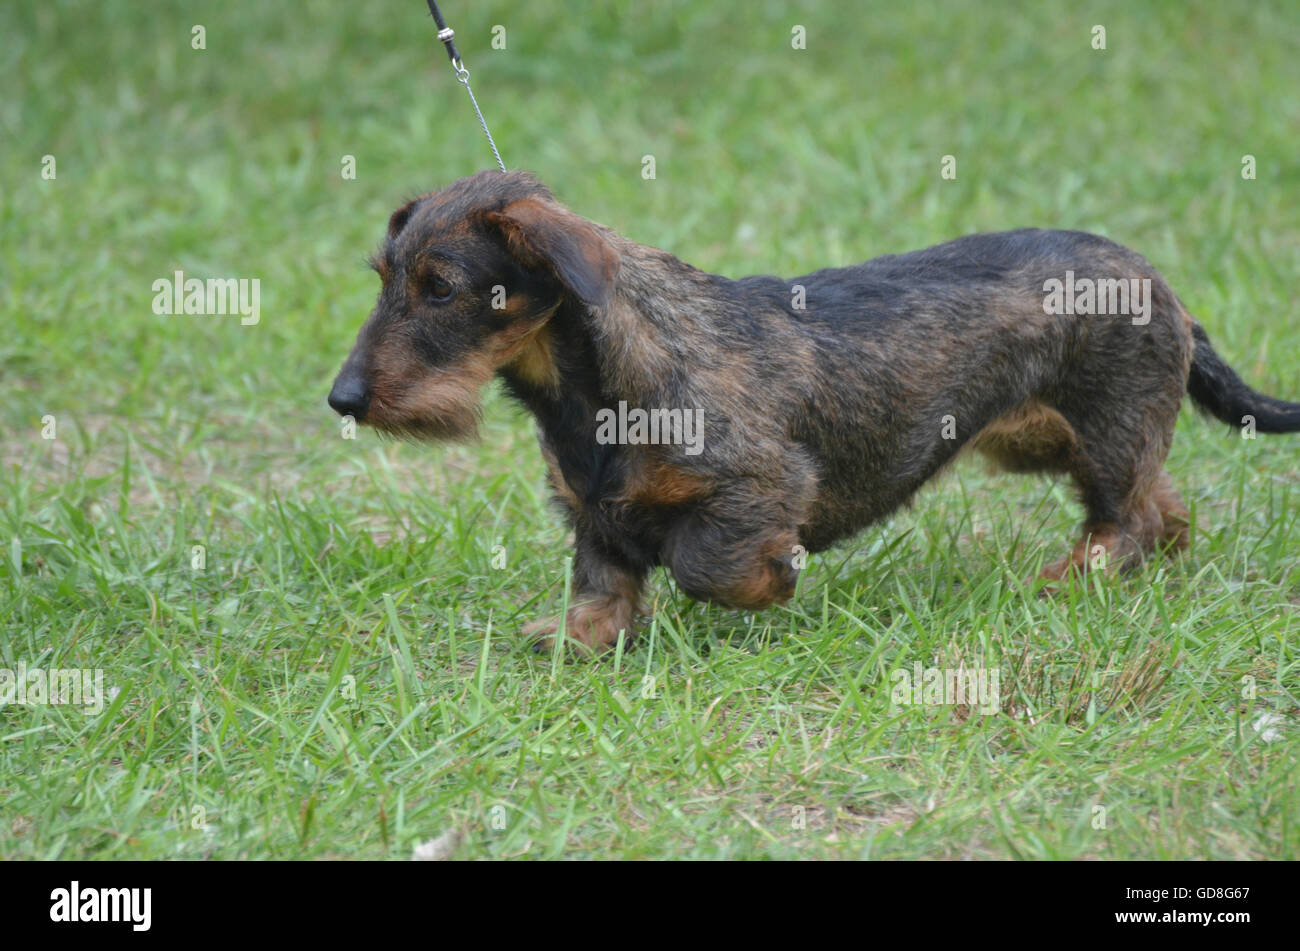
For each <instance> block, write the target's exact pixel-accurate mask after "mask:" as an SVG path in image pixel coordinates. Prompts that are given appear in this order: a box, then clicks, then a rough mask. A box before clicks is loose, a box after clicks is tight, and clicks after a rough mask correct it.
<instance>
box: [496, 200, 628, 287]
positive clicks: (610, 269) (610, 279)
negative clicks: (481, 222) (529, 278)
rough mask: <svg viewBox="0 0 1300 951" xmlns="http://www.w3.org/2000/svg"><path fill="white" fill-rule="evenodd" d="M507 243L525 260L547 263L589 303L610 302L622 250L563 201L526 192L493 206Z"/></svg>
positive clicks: (542, 264) (524, 262) (567, 285)
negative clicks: (497, 207) (544, 199)
mask: <svg viewBox="0 0 1300 951" xmlns="http://www.w3.org/2000/svg"><path fill="white" fill-rule="evenodd" d="M485 217H486V220H487V222H488V223H489V224H491V225H493V226H495V227H497V228H499V229H501V233H502V234H503V235H504V236H505V239H506V244H507V246H508V247H509V248H510V251H511V253H512V254H514V256H515V257H516V258H517V259H518V260H519V261H520V262H521V263H523V264H526V265H529V266H532V267H544V268H547V269H548V270H550V271H551V273H553V274H554V275H555V276H556V277H557V278H559V279H560V283H561V284H563V285H564V286H565V287H566V288H568V290H569V292H570V293H572V294H573V295H574V296H576V297H577V298H578V299H579V300H581V301H582V302H583V303H584V304H586V305H587V306H588V307H590V308H593V309H596V308H600V307H604V306H605V304H606V303H608V302H609V295H610V293H611V292H612V291H613V289H614V279H615V278H616V277H618V270H619V263H618V252H616V251H615V250H614V249H613V247H611V246H610V243H609V242H608V241H606V240H605V239H604V238H603V237H602V236H601V234H600V232H599V231H598V230H597V229H596V227H595V226H594V225H593V224H592V223H591V222H590V221H587V220H586V219H585V218H581V217H579V216H578V215H575V214H574V213H573V212H571V211H567V210H565V209H564V208H561V207H559V206H558V205H553V204H550V203H549V202H542V201H536V200H535V199H532V198H525V199H523V200H521V201H516V202H512V203H511V204H509V205H506V207H505V208H503V209H501V210H500V211H491V212H488V213H487V215H486V216H485Z"/></svg>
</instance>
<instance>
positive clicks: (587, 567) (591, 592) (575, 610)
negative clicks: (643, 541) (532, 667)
mask: <svg viewBox="0 0 1300 951" xmlns="http://www.w3.org/2000/svg"><path fill="white" fill-rule="evenodd" d="M644 580H645V572H643V571H642V572H637V571H634V570H631V569H629V568H626V567H623V566H620V565H618V564H616V563H615V562H614V561H613V560H611V559H609V558H608V557H606V556H604V555H602V554H601V553H600V552H599V551H598V550H597V548H596V546H595V545H593V544H592V543H591V541H590V540H589V539H584V538H581V537H579V539H578V543H577V548H576V550H575V552H574V559H573V599H572V603H571V604H570V606H569V610H568V612H567V613H566V614H565V616H564V627H565V631H564V633H565V636H566V637H568V638H569V639H570V640H572V641H576V642H577V643H579V644H581V645H583V647H585V648H588V649H590V650H593V651H604V650H608V649H610V648H612V647H613V646H614V645H615V644H616V643H618V635H619V633H620V632H624V631H625V632H626V635H627V637H628V639H629V640H630V639H631V638H632V637H633V635H634V634H635V631H634V629H633V626H632V622H633V619H634V618H635V616H636V611H637V599H638V598H639V596H640V594H641V585H642V583H643V582H644ZM560 620H561V619H560V618H558V617H556V618H551V619H547V620H543V621H534V622H533V623H532V624H529V625H527V626H526V627H525V628H524V635H525V636H527V637H534V638H538V639H539V640H538V642H537V649H538V650H550V649H551V647H552V646H553V645H554V643H555V637H556V635H558V634H559V632H560Z"/></svg>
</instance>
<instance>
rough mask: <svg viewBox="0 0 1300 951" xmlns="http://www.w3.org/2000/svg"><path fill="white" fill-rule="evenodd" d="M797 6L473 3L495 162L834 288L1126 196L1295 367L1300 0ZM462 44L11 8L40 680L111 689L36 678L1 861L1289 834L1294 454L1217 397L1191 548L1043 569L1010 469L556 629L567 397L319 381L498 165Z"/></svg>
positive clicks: (194, 13)
mask: <svg viewBox="0 0 1300 951" xmlns="http://www.w3.org/2000/svg"><path fill="white" fill-rule="evenodd" d="M796 6H797V13H796V12H792V11H791V9H789V5H787V4H779V3H770V2H757V3H740V2H735V3H723V2H689V3H680V4H667V3H657V2H656V3H646V2H623V3H618V4H612V5H602V8H601V9H598V10H582V9H580V8H572V9H571V8H570V7H569V5H561V4H558V3H556V4H552V3H520V2H513V3H504V2H492V3H480V2H475V3H468V2H456V0H448V2H447V3H446V4H445V5H444V12H445V13H446V14H447V16H448V18H449V20H450V21H451V23H452V25H453V26H454V27H455V28H456V29H457V37H458V42H459V45H460V48H461V51H462V53H463V54H464V56H465V58H466V61H467V64H468V66H469V67H470V69H471V71H472V72H473V77H474V79H473V81H474V88H475V91H476V92H477V94H478V96H479V99H480V101H481V103H482V105H483V108H484V110H485V112H486V114H487V118H488V121H489V122H490V123H491V125H492V128H493V132H494V133H495V134H496V137H497V141H498V144H499V145H500V147H501V150H502V154H503V156H504V158H505V160H506V162H507V164H508V165H510V166H511V167H515V168H529V169H532V170H534V171H535V172H537V173H538V175H540V177H541V178H542V179H543V180H544V181H546V182H547V183H549V184H550V185H551V187H552V188H553V189H554V190H555V192H556V193H557V195H558V196H559V197H560V198H561V199H562V200H563V201H565V202H566V203H567V204H569V205H570V206H571V207H573V208H574V209H575V210H576V211H578V212H579V213H580V214H583V215H585V216H587V217H590V218H593V219H595V220H597V221H601V222H604V223H606V224H608V225H610V226H612V227H614V228H616V229H617V230H619V231H620V232H622V233H624V234H626V235H628V236H629V237H631V238H633V239H635V240H638V241H641V242H643V243H646V244H652V245H656V246H659V247H663V248H666V249H668V250H670V251H672V252H674V253H675V254H677V255H678V256H680V257H682V258H683V259H685V260H687V261H689V262H691V263H692V264H695V265H697V266H699V267H702V268H706V269H708V270H712V271H717V272H720V273H723V274H728V275H732V276H739V275H741V274H746V273H755V272H766V273H777V274H783V275H792V274H798V273H804V272H806V271H809V270H812V269H815V268H818V267H824V266H832V265H843V264H851V263H856V262H858V261H861V260H864V259H866V258H869V257H873V256H875V255H878V254H882V253H887V252H896V251H902V250H907V249H912V248H917V247H923V246H926V245H929V244H933V243H936V242H938V241H941V240H945V239H948V238H951V237H955V236H957V235H960V234H964V233H968V232H972V231H980V230H1001V229H1005V228H1010V227H1018V226H1025V225H1037V226H1043V227H1063V228H1079V229H1084V230H1091V231H1096V232H1100V233H1102V234H1105V235H1108V236H1110V237H1112V238H1114V239H1115V240H1117V241H1120V242H1121V243H1123V244H1126V245H1129V246H1131V247H1133V248H1135V249H1137V250H1139V251H1141V252H1142V253H1143V254H1145V255H1146V256H1147V257H1148V258H1150V259H1151V261H1152V262H1153V263H1154V264H1155V265H1156V266H1157V267H1158V268H1160V269H1161V271H1162V272H1163V273H1164V275H1165V276H1166V277H1167V278H1168V280H1169V281H1170V283H1171V284H1172V285H1173V287H1174V288H1175V289H1176V290H1177V291H1178V293H1179V294H1180V295H1181V297H1182V299H1183V300H1184V301H1185V302H1186V304H1187V305H1188V307H1189V308H1190V309H1191V310H1192V312H1193V313H1194V314H1196V315H1197V316H1198V318H1199V319H1200V320H1201V321H1202V323H1203V324H1204V325H1205V326H1206V328H1207V329H1208V331H1209V333H1210V335H1211V337H1212V339H1213V340H1214V341H1215V344H1216V347H1217V348H1218V350H1219V352H1220V353H1221V354H1223V356H1224V357H1225V359H1227V360H1228V361H1229V362H1231V363H1232V364H1233V365H1234V366H1235V367H1237V369H1238V370H1240V372H1241V373H1242V374H1243V376H1245V377H1246V378H1247V379H1248V381H1249V382H1251V383H1252V384H1253V385H1255V386H1256V387H1257V388H1259V389H1261V390H1264V391H1266V392H1269V393H1274V394H1277V395H1280V396H1290V397H1292V398H1300V364H1298V363H1297V360H1296V355H1297V353H1298V352H1300V322H1298V321H1297V319H1296V314H1297V311H1296V299H1297V297H1300V217H1298V216H1297V209H1298V208H1300V156H1297V152H1296V130H1297V128H1300V97H1297V95H1296V91H1297V90H1298V89H1300V8H1297V7H1296V5H1295V3H1294V2H1290V0H1279V2H1257V3H1255V2H1252V3H1226V4H1225V3H1213V2H1204V3H1191V4H1175V3H1160V2H1152V3H1133V2H1102V3H1094V4H1089V5H1087V8H1086V9H1083V8H1081V7H1080V6H1079V5H1078V4H1074V3H1068V2H1064V0H1052V2H1045V3H1038V2H1032V3H1031V2H1025V3H1017V4H1005V5H997V4H957V3H951V4H949V3H925V4H870V5H868V4H865V3H864V4H856V3H847V2H845V3H815V2H810V3H801V4H798V5H796ZM195 24H202V25H203V26H204V27H205V29H206V49H203V50H195V49H193V48H192V47H191V36H192V33H191V28H192V26H194V25H195ZM496 24H501V25H504V26H505V27H506V49H505V50H493V49H492V48H491V45H490V41H491V32H490V31H491V28H492V27H493V26H494V25H496ZM795 24H800V25H803V26H804V27H806V31H807V49H805V50H794V49H792V48H791V29H792V27H793V26H794V25H795ZM1094 24H1102V25H1104V26H1105V27H1106V32H1107V35H1106V40H1107V44H1106V45H1107V48H1106V49H1105V50H1104V51H1099V50H1094V49H1093V48H1092V46H1091V40H1092V34H1091V32H1090V31H1091V28H1092V27H1093V25H1094ZM433 32H434V31H433V26H432V22H431V21H430V20H429V19H428V16H427V11H425V10H424V9H423V5H422V4H421V3H419V2H415V0H412V2H409V3H404V4H382V5H379V6H378V7H376V6H373V5H370V6H368V5H365V4H354V3H353V4H349V3H338V2H334V3H327V2H311V3H304V4H262V3H253V2H247V0H245V2H241V3H230V4H223V5H212V6H210V7H206V8H202V9H201V10H200V8H198V7H195V5H192V4H181V3H174V4H129V3H125V2H114V3H89V2H85V3H51V4H6V5H4V6H3V7H0V78H2V79H3V87H4V88H5V89H6V90H7V91H8V92H7V94H6V95H5V96H4V97H3V98H0V327H3V334H0V380H2V381H3V396H4V401H5V413H4V415H3V421H0V463H2V466H3V467H2V469H0V668H10V669H16V668H17V666H18V665H19V663H24V664H26V666H27V667H29V668H35V667H40V668H45V669H49V668H98V669H102V671H103V677H104V685H105V689H106V690H107V692H108V695H109V697H110V698H111V699H106V706H105V707H104V709H103V710H102V712H100V713H99V714H98V715H87V714H86V713H85V712H84V711H82V710H78V709H74V708H70V707H68V706H57V705H43V706H42V705H16V704H15V705H9V706H5V707H3V708H0V858H85V857H93V858H202V857H213V858H223V859H224V858H330V857H348V858H372V859H373V858H395V859H405V858H408V857H409V856H410V855H411V853H412V849H413V847H414V846H415V845H416V844H418V843H420V842H423V841H425V840H428V839H431V838H434V837H436V836H439V835H441V834H443V833H447V832H450V831H459V832H460V833H461V834H462V835H463V840H462V842H461V844H460V845H459V847H458V848H457V849H456V851H455V855H456V856H457V857H460V858H486V857H539V858H540V857H547V858H551V857H602V856H617V857H625V858H666V857H678V856H685V857H695V858H739V857H771V858H793V857H823V858H833V857H841V858H858V857H866V858H972V857H973V858H988V857H997V858H1008V857H1015V858H1291V859H1294V858H1297V857H1300V821H1298V820H1300V809H1297V790H1296V775H1297V759H1298V757H1300V741H1298V740H1297V736H1298V735H1300V731H1297V729H1296V714H1297V712H1298V710H1300V700H1298V699H1297V697H1298V689H1297V687H1298V684H1300V656H1298V654H1297V641H1296V633H1297V629H1298V628H1300V566H1297V563H1296V555H1297V552H1300V437H1294V436H1280V437H1261V438H1260V439H1257V440H1254V441H1250V440H1245V439H1242V438H1240V436H1239V434H1237V433H1235V432H1232V431H1228V430H1226V429H1225V427H1223V426H1221V425H1218V424H1210V423H1208V422H1206V421H1204V420H1201V419H1199V418H1197V417H1195V416H1194V415H1193V414H1192V413H1191V412H1190V411H1187V412H1185V413H1184V417H1183V419H1182V420H1180V423H1179V427H1178V434H1177V437H1176V439H1175V445H1174V449H1173V453H1172V455H1171V457H1170V462H1169V468H1170V470H1171V472H1172V473H1173V475H1174V478H1175V480H1176V482H1177V484H1178V485H1179V487H1180V488H1181V489H1182V490H1183V492H1184V494H1185V496H1186V498H1187V499H1188V501H1189V503H1190V505H1191V507H1192V510H1193V518H1194V541H1193V547H1192V550H1191V552H1190V554H1189V555H1187V556H1186V557H1184V558H1182V559H1180V560H1177V561H1174V562H1161V563H1153V564H1150V565H1148V566H1147V567H1145V568H1144V569H1143V571H1142V572H1141V573H1140V574H1139V575H1137V576H1134V577H1128V578H1103V577H1101V576H1096V577H1095V580H1094V581H1092V582H1090V583H1089V584H1088V585H1087V586H1084V587H1082V588H1074V589H1072V590H1071V591H1069V592H1067V593H1065V594H1063V595H1061V596H1059V597H1057V598H1055V599H1040V598H1038V597H1036V596H1035V595H1034V594H1033V592H1032V591H1030V590H1028V589H1027V588H1025V587H1024V586H1023V585H1022V583H1021V581H1022V579H1023V578H1025V577H1026V576H1028V575H1030V574H1031V573H1032V572H1033V571H1034V570H1035V569H1036V568H1037V567H1039V566H1040V565H1041V563H1043V562H1045V561H1050V560H1054V559H1056V558H1057V557H1058V556H1060V555H1061V554H1063V553H1064V550H1065V547H1066V546H1067V545H1068V543H1069V542H1070V540H1071V539H1072V537H1073V535H1074V532H1075V530H1076V528H1075V527H1076V525H1077V523H1078V521H1079V518H1080V516H1081V511H1080V509H1079V508H1078V506H1077V505H1076V504H1075V502H1074V501H1073V499H1072V497H1071V495H1070V492H1069V491H1068V487H1067V486H1064V485H1054V484H1053V483H1051V482H1048V481H1045V480H1038V479H1025V478H1015V477H1004V476H991V475H989V474H987V473H986V472H985V471H984V469H983V468H982V467H981V466H980V465H978V464H976V463H974V462H971V463H965V464H962V465H959V466H958V467H957V468H956V469H955V470H954V471H953V472H951V473H950V474H949V475H948V476H946V477H945V478H944V479H943V480H942V481H941V482H939V483H937V484H936V485H934V486H933V487H931V488H929V489H928V490H927V491H926V492H924V493H923V494H922V495H921V496H920V497H919V498H918V500H917V503H916V505H915V506H914V507H913V508H912V509H910V510H908V511H906V512H903V513H900V514H898V515H897V516H896V517H894V518H893V519H891V520H890V521H889V522H888V523H886V524H883V525H880V526H878V527H876V528H873V529H871V530H869V531H867V532H865V533H864V534H862V535H861V536H860V537H859V538H857V539H856V540H855V542H854V543H853V544H852V545H849V546H846V547H844V548H841V549H839V550H836V551H833V552H831V553H827V554H823V555H820V556H816V557H814V558H813V559H812V560H811V561H810V564H809V569H808V570H807V571H806V572H805V573H804V576H803V578H802V580H801V583H800V591H799V593H798V595H797V596H796V597H795V598H794V599H793V600H792V601H791V602H790V603H789V604H788V605H787V606H785V607H783V608H778V609H774V610H770V611H767V612H764V613H761V614H756V615H749V614H745V613H740V612H734V611H726V610H721V609H718V608H709V607H705V606H702V605H699V604H696V603H694V602H691V601H689V600H688V599H686V598H685V597H684V596H682V595H681V594H680V593H678V592H677V591H676V589H675V588H674V586H673V585H672V584H671V583H670V582H669V581H668V580H667V579H666V578H664V577H662V576H657V577H656V579H655V582H654V584H653V586H652V589H651V593H650V599H649V601H650V606H651V607H652V608H653V615H652V616H651V617H650V618H648V619H647V620H646V627H645V631H644V633H643V635H642V637H641V638H640V639H639V640H638V641H637V643H636V644H635V645H633V646H631V647H629V648H628V649H626V650H621V651H619V652H618V654H617V655H616V656H614V657H612V658H608V659H606V660H604V661H599V662H594V663H576V664H575V663H568V664H566V663H561V662H559V661H557V660H556V659H555V658H553V657H551V656H545V655H535V654H533V653H532V652H531V650H530V649H529V647H528V645H527V644H525V643H524V642H523V641H521V639H520V637H519V635H518V631H519V628H520V627H521V626H522V625H523V624H524V623H525V622H527V621H530V620H533V619H535V618H537V617H539V616H542V615H544V614H548V613H552V612H553V611H554V610H555V609H556V608H557V607H558V606H559V605H560V603H561V601H562V600H563V598H564V592H565V566H566V558H567V555H568V549H567V548H566V545H565V531H564V528H563V526H562V524H561V521H560V519H559V518H558V516H557V515H556V514H555V513H554V512H553V511H552V510H551V509H550V508H549V505H548V502H547V491H546V488H545V485H544V479H543V472H544V467H543V464H542V462H541V459H540V457H539V454H538V451H537V448H536V445H535V440H534V437H533V433H532V425H531V422H530V421H529V420H528V419H527V418H526V417H525V416H524V415H523V413H522V412H521V411H520V410H519V409H518V408H516V407H515V406H513V405H512V404H510V403H509V402H508V401H507V400H506V399H505V398H503V397H502V396H501V395H500V393H497V392H493V393H492V394H490V396H489V398H488V400H487V404H486V420H485V425H484V427H483V437H484V438H483V439H482V441H481V442H480V443H477V444H474V445H469V446H455V447H444V446H420V445H410V444H397V443H391V442H384V441H381V440H380V439H378V438H377V437H376V436H375V435H374V434H373V433H371V432H369V431H366V430H362V431H360V432H358V434H357V438H356V439H354V440H348V439H343V438H341V437H340V426H339V422H338V420H337V418H336V417H335V415H334V414H333V413H332V412H331V411H330V410H329V409H328V408H327V407H326V405H325V395H326V393H327V391H328V389H329V385H330V382H331V380H332V378H333V375H334V373H335V371H336V370H337V368H338V366H339V364H340V363H341V361H342V359H343V357H344V356H345V355H346V353H347V350H348V348H349V347H350V346H351V343H352V340H353V338H354V335H355V334H356V331H357V329H358V327H359V326H360V324H361V322H362V320H363V319H364V318H365V316H366V314H367V313H368V311H369V308H370V306H371V305H372V303H373V300H374V295H375V292H376V291H377V288H378V282H377V280H376V278H375V276H374V275H373V274H371V273H370V272H369V271H368V270H367V269H366V267H365V264H364V260H365V256H366V255H367V254H368V253H369V252H370V251H371V250H373V249H374V248H375V247H376V246H377V244H378V242H379V239H380V237H381V236H382V233H383V228H384V224H385V222H386V219H387V216H388V214H389V213H390V212H391V211H392V210H393V208H395V207H396V206H397V205H398V204H399V203H401V202H402V201H403V200H404V199H406V198H409V197H411V196H412V195H414V194H417V193H419V192H422V191H426V190H429V189H431V188H433V187H436V186H439V185H442V184H446V183H448V182H449V181H451V180H453V179H455V178H458V177H460V176H462V175H466V174H469V173H471V172H473V171H476V170H478V169H480V168H483V167H487V166H488V165H489V164H490V163H491V161H492V159H491V154H490V152H489V151H488V148H487V145H486V143H485V142H484V140H483V139H482V137H481V135H480V132H479V129H478V127H477V122H476V120H475V119H474V115H473V112H472V110H471V109H470V106H469V103H468V101H467V99H466V97H465V96H464V92H463V90H462V89H461V88H460V87H459V86H458V85H457V84H456V83H455V81H454V78H453V76H452V74H451V71H450V69H449V67H448V66H447V64H446V61H445V57H444V56H443V54H442V51H441V49H440V48H437V47H436V44H435V41H434V39H433ZM1247 154H1249V155H1253V156H1254V157H1255V160H1256V166H1257V173H1256V174H1257V177H1256V178H1255V179H1254V180H1246V179H1243V177H1242V174H1241V170H1242V157H1243V156H1244V155H1247ZM46 155H52V156H54V158H55V162H56V163H57V165H56V174H57V177H55V178H53V179H46V178H43V177H42V168H43V165H42V160H43V157H44V156H46ZM646 155H653V156H654V157H655V160H656V178H655V179H654V180H646V179H644V178H643V177H642V175H641V169H642V159H643V156H646ZM945 155H952V156H954V157H955V159H956V162H957V178H956V179H955V180H944V179H942V178H941V176H940V168H941V160H942V157H943V156H945ZM344 156H353V157H354V158H355V162H356V178H355V180H350V179H345V178H344V177H343V176H342V174H341V169H342V163H343V159H344ZM178 269H179V270H183V271H184V272H185V273H186V274H187V275H188V276H198V277H225V276H234V277H243V278H257V279H258V280H260V282H261V319H260V322H259V323H257V324H256V325H250V326H245V325H241V323H240V321H239V320H238V319H237V318H233V317H196V316H190V317H185V316H173V317H168V316H157V315H155V314H154V313H153V311H152V309H151V301H152V299H153V296H154V292H153V290H152V283H153V281H155V280H157V279H159V278H168V277H171V275H172V273H173V271H175V270H178ZM51 417H52V421H51V419H50V418H51ZM51 427H52V432H51ZM46 435H54V436H55V438H53V439H47V438H44V437H45V436H46ZM195 546H202V548H203V551H202V559H203V567H202V568H195V567H194V565H195V563H196V561H195V558H196V555H195V551H194V548H195ZM916 663H920V664H921V665H922V666H927V667H928V666H937V667H957V666H971V665H974V666H977V667H984V668H988V669H996V670H997V671H998V672H999V674H1000V677H1001V693H1002V699H1003V704H1002V710H1001V712H999V713H996V714H993V715H981V714H979V713H977V712H972V711H970V710H969V709H968V708H966V707H959V706H953V705H937V706H936V705H893V704H891V686H892V681H891V673H892V672H893V671H895V670H899V669H904V670H909V671H910V670H912V668H913V665H914V664H916ZM1252 684H1253V685H1254V689H1253V690H1252V689H1250V687H1251V685H1252ZM1261 718H1263V720H1261ZM1257 725H1258V726H1259V727H1260V728H1257ZM1263 727H1267V729H1266V730H1265V729H1263Z"/></svg>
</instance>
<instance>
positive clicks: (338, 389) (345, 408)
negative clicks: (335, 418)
mask: <svg viewBox="0 0 1300 951" xmlns="http://www.w3.org/2000/svg"><path fill="white" fill-rule="evenodd" d="M330 406H331V407H332V408H333V410H334V412H336V413H338V414H339V415H340V416H351V417H352V418H353V419H355V420H357V421H358V422H360V421H361V420H362V419H364V418H365V416H366V410H367V409H369V408H370V391H369V390H368V389H367V388H366V383H365V380H363V379H361V377H359V376H342V375H340V376H339V378H338V379H337V380H335V381H334V386H333V388H331V389H330Z"/></svg>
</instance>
